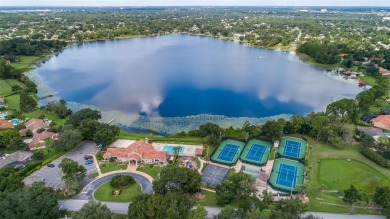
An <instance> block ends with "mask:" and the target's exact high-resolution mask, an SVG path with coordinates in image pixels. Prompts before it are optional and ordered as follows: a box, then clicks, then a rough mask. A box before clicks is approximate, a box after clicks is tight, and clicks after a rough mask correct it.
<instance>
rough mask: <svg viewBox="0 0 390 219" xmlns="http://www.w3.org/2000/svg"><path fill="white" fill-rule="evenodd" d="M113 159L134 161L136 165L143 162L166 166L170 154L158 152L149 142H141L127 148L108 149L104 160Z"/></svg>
mask: <svg viewBox="0 0 390 219" xmlns="http://www.w3.org/2000/svg"><path fill="white" fill-rule="evenodd" d="M111 157H115V158H116V159H117V160H119V161H122V162H132V161H134V162H135V163H136V165H139V163H141V162H143V163H145V164H165V163H166V162H167V159H168V153H167V152H166V151H157V150H156V149H155V148H154V147H153V145H152V144H150V143H149V142H148V141H147V140H145V141H144V140H140V141H136V142H134V143H132V144H131V145H129V146H128V147H127V148H107V152H106V153H105V154H104V155H103V158H104V159H110V158H111Z"/></svg>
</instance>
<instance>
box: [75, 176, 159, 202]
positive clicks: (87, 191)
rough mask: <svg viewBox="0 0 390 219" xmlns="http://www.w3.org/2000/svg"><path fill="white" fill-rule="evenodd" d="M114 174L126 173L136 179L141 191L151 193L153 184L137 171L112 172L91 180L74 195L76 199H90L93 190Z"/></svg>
mask: <svg viewBox="0 0 390 219" xmlns="http://www.w3.org/2000/svg"><path fill="white" fill-rule="evenodd" d="M116 175H128V176H132V177H133V178H134V179H135V181H137V182H138V183H139V184H140V185H141V188H142V192H143V193H147V194H152V193H153V185H152V182H150V181H149V180H148V179H147V178H146V177H144V176H142V175H140V174H137V173H113V174H110V175H106V176H103V177H101V178H98V179H96V180H94V181H92V182H90V183H89V184H88V185H87V186H85V187H84V189H83V191H82V192H81V193H80V195H78V196H77V197H76V199H78V200H92V199H93V192H94V191H95V190H96V189H97V188H98V187H99V186H100V185H102V184H103V183H105V182H107V181H109V180H111V178H112V177H114V176H116Z"/></svg>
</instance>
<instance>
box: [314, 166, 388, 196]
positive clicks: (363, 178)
mask: <svg viewBox="0 0 390 219" xmlns="http://www.w3.org/2000/svg"><path fill="white" fill-rule="evenodd" d="M320 183H321V184H324V185H326V187H327V189H331V190H332V189H338V190H340V191H343V190H345V189H348V187H349V186H350V185H351V184H352V185H359V186H358V187H359V188H360V189H362V190H364V191H366V192H368V193H370V194H373V193H374V192H375V187H378V186H390V180H389V178H387V177H385V176H384V175H383V174H382V173H380V172H379V171H377V170H375V169H373V168H372V167H371V166H368V165H366V164H364V163H361V162H359V161H356V160H351V161H348V160H346V159H342V160H336V159H335V160H334V159H330V160H326V159H323V160H321V163H320Z"/></svg>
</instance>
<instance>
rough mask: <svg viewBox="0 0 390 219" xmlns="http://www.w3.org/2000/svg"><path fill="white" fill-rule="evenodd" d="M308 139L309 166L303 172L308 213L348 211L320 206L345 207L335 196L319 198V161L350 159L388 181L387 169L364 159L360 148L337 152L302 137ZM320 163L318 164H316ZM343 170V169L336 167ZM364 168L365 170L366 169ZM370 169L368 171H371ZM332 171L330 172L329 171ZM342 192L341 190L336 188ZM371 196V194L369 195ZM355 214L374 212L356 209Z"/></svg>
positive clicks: (348, 147) (355, 147)
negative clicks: (307, 176)
mask: <svg viewBox="0 0 390 219" xmlns="http://www.w3.org/2000/svg"><path fill="white" fill-rule="evenodd" d="M297 137H299V136H297ZM304 137H305V138H307V139H308V146H309V149H308V155H307V157H306V159H308V163H309V165H308V166H307V167H306V169H305V171H306V172H307V173H308V175H309V182H308V184H307V185H308V189H307V194H308V196H309V199H310V202H309V203H308V210H309V211H322V212H334V213H348V212H349V210H348V209H345V208H341V207H335V206H330V205H321V204H320V202H329V203H337V204H342V205H345V203H344V202H343V201H342V200H341V199H339V198H337V197H336V196H335V194H327V193H324V196H323V197H321V191H320V190H321V189H320V188H321V181H320V179H321V175H320V163H321V160H327V159H329V158H332V159H344V160H346V159H348V158H350V159H352V160H355V161H357V162H360V163H362V164H363V165H367V166H368V167H367V168H370V167H371V168H372V169H373V170H375V171H377V173H378V174H379V175H380V174H381V175H382V176H383V178H385V179H387V180H389V179H390V171H389V170H388V169H385V168H382V167H380V166H379V165H377V164H375V163H374V162H372V161H370V160H369V159H367V158H366V157H364V156H363V155H361V154H360V151H359V150H360V146H356V145H349V146H347V147H346V148H344V149H342V150H337V149H335V148H333V147H332V146H330V145H328V146H326V145H325V144H323V143H322V142H317V141H315V140H314V139H313V138H311V137H309V136H304ZM318 161H320V163H318ZM337 168H343V167H337ZM367 168H365V169H367ZM371 168H370V169H371ZM329 171H332V170H329ZM360 174H361V175H363V176H362V177H364V175H365V174H366V172H361V173H360ZM346 183H347V184H348V183H350V181H349V180H348V181H346ZM355 186H356V187H358V188H360V187H361V185H360V183H359V184H355ZM332 189H333V188H332ZM337 189H338V190H341V192H343V188H337ZM371 195H372V194H371ZM355 212H356V213H365V214H375V213H376V212H375V211H371V210H358V209H356V211H355Z"/></svg>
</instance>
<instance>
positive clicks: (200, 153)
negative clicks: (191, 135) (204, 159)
mask: <svg viewBox="0 0 390 219" xmlns="http://www.w3.org/2000/svg"><path fill="white" fill-rule="evenodd" d="M195 154H196V155H202V154H203V148H197V149H195Z"/></svg>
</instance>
